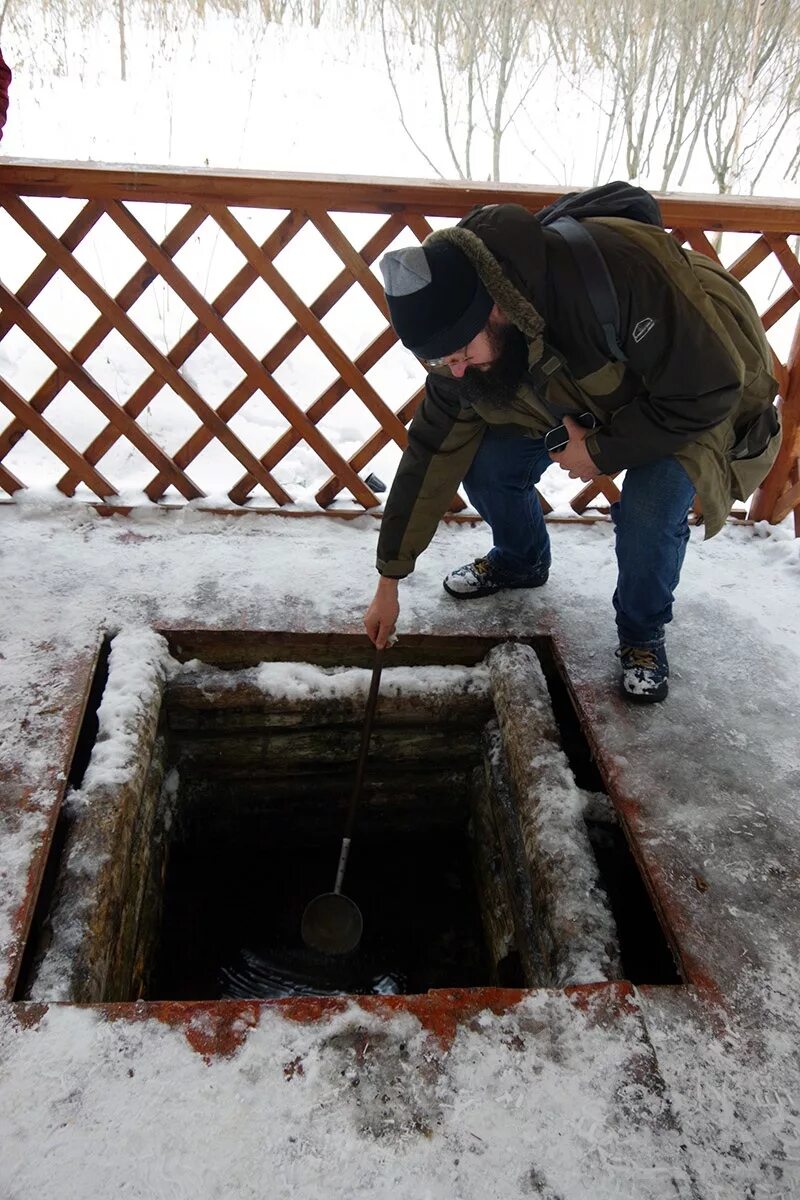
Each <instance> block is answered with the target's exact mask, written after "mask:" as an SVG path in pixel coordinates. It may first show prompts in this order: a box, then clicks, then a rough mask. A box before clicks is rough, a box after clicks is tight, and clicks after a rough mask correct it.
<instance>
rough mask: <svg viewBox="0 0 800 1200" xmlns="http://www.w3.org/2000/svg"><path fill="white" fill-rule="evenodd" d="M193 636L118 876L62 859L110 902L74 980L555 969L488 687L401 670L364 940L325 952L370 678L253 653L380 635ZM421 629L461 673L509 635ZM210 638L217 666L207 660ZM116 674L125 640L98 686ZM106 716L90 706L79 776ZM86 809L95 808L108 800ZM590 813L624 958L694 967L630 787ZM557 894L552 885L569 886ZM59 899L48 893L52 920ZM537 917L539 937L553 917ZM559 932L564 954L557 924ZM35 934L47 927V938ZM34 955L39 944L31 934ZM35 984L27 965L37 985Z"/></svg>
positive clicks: (129, 814) (559, 694)
mask: <svg viewBox="0 0 800 1200" xmlns="http://www.w3.org/2000/svg"><path fill="white" fill-rule="evenodd" d="M193 637H195V635H184V634H181V644H180V645H178V644H177V642H176V640H175V638H172V639H171V642H172V649H173V651H174V652H175V653H176V654H177V655H178V656H179V657H180V658H181V659H182V660H183V661H184V662H189V660H191V664H190V665H187V667H186V668H185V672H184V673H182V674H181V675H180V676H179V677H178V678H177V680H173V681H172V682H170V684H169V685H168V687H167V692H166V694H165V701H164V706H163V709H162V714H161V720H160V724H159V732H158V735H157V737H156V740H155V742H154V743H153V748H152V761H151V764H150V770H149V773H148V780H147V782H146V784H145V790H144V792H143V793H142V795H141V796H139V795H138V794H135V795H134V794H130V795H126V799H125V801H124V804H123V803H122V802H121V803H120V807H119V821H118V827H119V830H120V836H119V839H118V842H119V849H116V848H115V846H116V843H115V844H114V845H113V846H110V849H109V855H108V863H109V870H107V871H106V873H105V876H104V881H103V886H102V889H101V890H96V891H95V893H91V888H92V887H93V886H94V885H93V884H92V883H91V880H90V881H88V882H87V881H85V880H84V879H83V878H82V876H81V874H80V872H78V874H77V875H74V874H73V876H72V877H71V878H70V875H69V871H68V870H66V874H65V869H64V865H63V863H60V862H59V859H60V858H61V855H60V851H59V847H58V845H54V846H53V847H52V848H51V849H52V853H51V864H52V871H51V874H53V875H55V874H56V873H58V875H59V880H60V883H61V886H62V892H63V889H64V888H69V887H72V886H77V887H78V888H79V889H83V890H82V891H81V892H80V899H81V903H83V900H85V901H86V911H93V912H94V913H95V917H94V918H93V919H92V921H91V922H90V923H89V925H88V935H87V936H88V941H87V946H86V947H85V952H84V951H82V952H81V957H80V958H79V960H77V969H76V971H75V973H74V981H75V982H74V987H73V995H74V998H76V999H79V1000H81V1001H83V1002H97V1001H119V1000H133V999H139V998H146V999H152V1000H162V999H220V998H225V997H240V998H250V997H252V998H259V997H270V996H280V995H302V994H326V993H335V992H350V993H354V994H364V993H369V992H377V993H391V992H404V993H413V992H424V991H426V990H428V989H430V988H441V987H474V986H482V985H488V986H506V987H524V986H541V985H542V984H545V985H547V984H548V973H547V972H548V969H549V968H548V967H547V961H550V960H547V961H546V962H545V966H544V970H543V971H540V970H538V969H537V965H536V963H535V962H533V960H532V957H531V943H530V939H528V940H527V941H526V936H527V933H528V932H529V931H528V929H527V926H526V917H525V908H524V905H525V897H524V895H523V894H522V893H521V891H520V886H519V882H520V881H519V863H520V861H523V858H524V851H523V848H522V843H521V840H520V838H521V831H520V828H519V822H518V821H516V820H515V821H513V822H511V825H512V826H514V828H511V827H510V826H509V824H508V822H505V824H503V823H502V822H500V820H499V816H498V808H497V803H498V801H497V790H496V789H497V787H498V786H499V784H498V781H497V779H495V777H494V775H493V773H492V770H491V769H490V768H489V765H488V764H489V762H490V759H489V758H487V757H486V752H485V746H484V738H483V733H484V730H485V729H486V727H487V722H492V721H493V720H494V718H495V716H496V714H495V710H494V704H493V701H492V699H491V696H490V695H489V692H488V690H487V689H486V687H483V689H482V690H481V688H477V689H473V690H472V691H470V689H469V688H467V689H466V690H462V691H460V692H459V690H458V689H455V691H452V690H449V689H444V690H441V689H440V691H439V692H438V693H437V692H436V688H435V687H432V688H431V689H430V691H429V690H428V685H427V681H423V686H422V687H417V689H416V691H414V690H413V689H412V691H413V694H409V693H408V691H406V693H405V694H404V693H403V692H402V689H401V690H400V691H398V692H396V693H395V694H391V688H389V687H387V689H382V693H381V699H380V703H379V708H378V714H377V718H376V723H375V728H374V733H373V741H372V744H371V750H370V757H369V764H368V768H367V783H366V786H365V791H364V797H363V800H362V803H361V806H360V809H359V815H358V819H357V823H356V831H355V835H354V841H353V848H352V852H351V857H350V861H349V864H348V872H347V877H346V880H345V888H344V891H345V893H346V894H348V895H350V896H351V897H352V898H353V899H354V900H355V901H356V903H357V904H358V905H359V907H360V908H361V910H362V913H363V915H364V921H365V932H364V937H363V940H362V943H361V946H360V947H359V950H358V951H357V952H356V954H354V955H353V956H352V957H351V958H349V959H343V960H339V961H335V960H330V959H325V960H323V959H320V958H318V957H315V956H314V955H312V954H311V953H310V952H309V951H307V950H305V948H304V947H303V946H302V942H301V939H300V919H301V915H302V911H303V908H304V906H305V905H306V904H307V903H308V901H310V900H311V899H313V897H314V896H316V895H318V894H319V893H321V892H325V891H328V890H330V889H331V888H332V885H333V880H334V876H335V870H336V863H337V859H338V854H339V847H340V840H341V833H342V828H343V825H344V815H345V808H346V804H347V800H348V798H349V795H350V790H351V787H352V783H353V775H354V770H355V762H356V758H357V753H358V744H359V737H360V729H361V722H362V720H363V714H364V700H365V697H364V695H359V694H357V693H350V694H348V692H347V689H345V691H344V692H342V693H340V694H338V695H328V696H327V698H326V697H325V696H324V695H322V694H316V695H312V696H311V698H309V697H308V696H304V695H303V693H302V689H301V690H300V692H299V693H297V694H295V695H294V696H293V697H291V698H289V699H287V698H286V697H285V696H284V697H283V698H280V697H278V696H277V695H276V694H275V692H274V691H270V689H269V688H267V689H265V688H264V687H262V686H261V683H257V682H256V681H255V680H254V678H253V677H252V675H253V673H252V672H251V671H250V670H249V668H251V667H253V668H256V664H258V663H260V662H268V663H272V664H280V663H283V668H281V669H284V668H285V666H286V663H287V662H296V663H300V664H303V666H302V667H301V668H300V670H301V674H302V671H303V670H305V671H309V670H313V669H314V668H311V667H308V663H309V662H316V663H318V664H320V665H323V664H324V665H325V666H334V665H336V664H343V665H347V666H359V667H367V666H368V665H369V662H370V655H369V651H368V648H367V647H365V639H363V638H358V639H356V638H350V639H348V638H341V639H340V638H337V637H333V636H329V637H327V638H322V639H320V641H319V644H318V645H317V644H316V643H314V642H313V640H312V639H311V638H310V637H309V636H307V635H304V636H303V638H300V639H298V640H297V645H294V643H293V641H292V638H291V636H289V635H269V636H268V635H262V636H261V639H260V640H259V638H258V637H256V639H255V643H254V644H253V645H252V646H251V645H250V644H249V641H248V639H247V638H246V637H245V636H244V635H242V637H239V638H233V639H229V638H228V636H227V635H226V636H223V635H221V634H208V635H206V634H204V635H202V637H201V638H200V643H201V644H197V645H196V644H195V643H194V642H193V641H192V638H193ZM203 639H205V641H204V640H203ZM406 642H407V644H406V645H405V646H404V647H403V648H402V649H400V648H398V650H397V660H396V665H398V666H412V667H414V668H415V670H416V671H417V675H419V670H420V669H421V668H423V667H426V666H428V665H430V666H431V667H432V668H433V669H434V672H435V671H437V670H439V671H440V670H441V667H437V666H436V664H437V663H450V664H452V665H458V664H462V665H465V666H466V665H468V666H472V665H475V664H477V663H479V662H480V661H481V660H482V659H483V658H484V657H485V655H486V653H487V652H488V651H489V649H491V645H492V640H491V639H479V638H470V639H445V638H432V639H425V638H416V639H414V638H409V639H406ZM184 643H185V644H184ZM429 643H430V644H429ZM534 646H535V649H536V652H537V654H538V655H539V658H540V661H541V664H542V667H543V669H544V672H545V676H546V679H547V682H548V686H549V689H550V694H551V699H552V702H553V708H554V712H555V716H556V721H557V724H558V727H559V729H560V733H561V738H562V744H563V748H564V750H565V752H566V754H567V756H568V758H569V760H570V763H571V766H572V768H573V771H574V773H575V776H576V780H577V782H578V784H579V786H580V787H582V788H583V789H585V790H586V791H588V792H593V793H602V792H603V791H604V785H603V780H602V778H601V776H600V773H599V771H598V769H597V767H596V764H595V763H594V762H593V760H592V756H591V752H590V748H589V745H588V743H587V740H586V738H585V736H584V734H583V730H582V728H581V724H580V720H579V717H578V715H577V710H576V708H575V705H574V704H573V701H572V697H571V694H570V691H569V686H568V683H567V682H566V680H565V678H564V677H563V674H562V672H561V669H560V666H559V663H558V660H557V657H556V655H555V653H554V651H553V648H552V646H551V643H550V642H549V640H548V639H544V638H538V639H535V640H534ZM207 651H208V652H209V653H208V658H209V659H210V660H211V663H212V664H213V665H210V666H205V665H203V664H202V663H200V664H197V665H194V664H195V662H196V656H197V655H198V654H200V653H202V654H205V653H206V652H207ZM394 653H395V652H394V651H393V654H394ZM393 665H395V660H394V659H393ZM256 669H257V671H258V672H260V671H262V668H261V667H258V668H256ZM104 673H105V658H103V659H101V663H100V664H99V667H98V674H97V678H96V691H97V696H96V700H97V702H99V698H100V697H99V693H100V691H101V690H102V683H103V679H104ZM434 678H435V675H434ZM262 682H263V681H262ZM387 683H388V681H387ZM96 707H97V704H96V703H93V704H91V705H90V710H92V712H93V711H94V710H95V709H96ZM90 735H91V729H90V727H89V726H88V725H87V733H86V736H85V737H84V738H82V741H83V742H85V743H86V744H85V746H84V747H83V748H82V749H81V752H80V753H79V754H77V755H76V768H75V774H74V778H73V783H74V784H79V782H80V778H81V776H82V773H83V768H84V766H85V760H86V758H87V757H88V744H89V742H91V740H92V739H91V736H90ZM173 767H174V768H176V771H175V773H174V774H171V771H172V768H173ZM165 777H166V779H167V785H166V786H165V787H163V788H162V786H161V781H162V779H164V778H165ZM71 778H72V777H71ZM176 780H178V783H177V786H176V785H175V781H176ZM602 800H603V797H602V796H601V801H602ZM126 806H127V807H126ZM81 819H82V820H84V821H88V822H90V823H91V822H93V821H94V817H93V815H92V813H90V812H86V813H83V815H82V818H81ZM586 825H587V829H588V832H589V838H590V842H591V845H592V850H593V852H594V855H595V858H596V861H597V864H598V867H599V870H600V874H601V882H602V883H603V886H604V887H605V889H606V892H607V895H608V898H609V903H610V906H611V908H612V911H613V914H614V916H615V918H616V922H617V928H618V932H619V935H620V938H619V940H620V949H621V957H622V964H623V972H622V973H623V977H625V978H628V979H630V980H632V981H633V982H637V983H638V982H642V983H645V982H646V983H650V984H652V983H675V982H679V978H678V976H677V974H676V971H675V967H674V963H673V960H672V956H671V954H670V951H669V948H668V946H667V943H666V940H665V938H664V934H663V932H662V930H661V926H660V924H659V922H658V919H657V917H656V915H655V912H654V910H653V907H652V904H651V902H650V898H649V895H648V893H647V889H646V887H645V885H644V883H643V881H642V879H641V876H640V874H639V871H638V868H637V866H636V863H635V861H634V859H633V856H632V855H631V852H630V849H629V847H628V843H627V841H626V838H625V835H624V832H623V830H622V828H621V827H620V825H619V823H618V822H617V821H616V819H615V815H614V812H613V809H612V808H611V806H610V804H609V803H608V802H601V803H599V804H598V805H596V806H594V807H593V809H592V811H591V812H589V813H587V818H586ZM587 852H588V848H587ZM65 857H68V856H65ZM535 857H536V856H535V853H534V855H533V858H532V859H531V862H530V870H531V871H532V872H533V873H534V874H535V871H536V866H535V862H534V860H535ZM534 883H536V881H535V880H534ZM52 890H53V889H52V888H48V893H49V892H52ZM535 890H536V889H535ZM539 894H541V896H542V897H543V899H544V900H545V901H546V900H547V896H548V891H547V886H543V887H542V888H540V889H539V891H537V896H538V895H539ZM50 915H51V914H50V913H49V912H45V911H44V909H42V912H41V914H40V917H39V919H38V920H37V926H38V928H39V931H40V934H41V930H42V929H45V930H46V929H48V928H49V921H50ZM546 919H547V918H546V915H545V921H546ZM542 928H543V927H542ZM532 936H533V940H534V942H536V941H537V939H539V938H540V932H537V931H534V932H533V935H532ZM542 936H543V937H544V940H543V941H542V946H543V947H544V957H545V959H547V954H548V953H550V952H549V951H548V950H547V947H546V945H545V943H546V936H547V935H546V931H545V934H544V935H542ZM44 940H45V941H46V940H47V939H44ZM33 941H36V942H38V944H39V945H41V944H42V938H41V936H39V937H38V938H36V939H33ZM32 944H33V943H32V942H29V947H28V950H30V947H31V945H32ZM534 957H535V955H534ZM34 958H35V956H34ZM556 958H557V947H556ZM26 961H27V962H28V963H30V962H31V961H32V959H31V956H30V954H28V953H27V952H26ZM86 963H89V964H90V970H89V971H88V973H87V971H85V970H83V966H82V965H81V964H86ZM537 970H538V973H537ZM29 975H30V972H29V971H28V970H26V971H25V973H24V976H25V979H27V978H28V977H29ZM21 986H22V981H21ZM28 994H30V993H29V991H28V985H27V982H26V983H25V985H24V991H23V990H19V989H18V992H17V996H16V998H24V996H27V995H28ZM37 998H44V999H46V998H47V997H46V996H40V997H37Z"/></svg>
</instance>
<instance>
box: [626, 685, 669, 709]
mask: <svg viewBox="0 0 800 1200" xmlns="http://www.w3.org/2000/svg"><path fill="white" fill-rule="evenodd" d="M619 690H620V691H621V692H622V695H623V696H624V697H625V699H626V700H627V701H629V703H631V704H660V703H661V701H662V700H666V698H667V696H668V695H669V684H668V683H667V682H666V680H665V681H664V690H663V691H662V690H661V689H660V688H659V690H658V691H656V692H629V691H627V690H626V688H625V686H624V684H620V688H619Z"/></svg>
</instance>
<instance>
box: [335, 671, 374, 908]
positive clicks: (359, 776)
mask: <svg viewBox="0 0 800 1200" xmlns="http://www.w3.org/2000/svg"><path fill="white" fill-rule="evenodd" d="M382 670H383V650H378V649H376V650H375V657H374V659H373V661H372V681H371V683H370V685H369V695H368V696H367V711H366V712H365V714H364V725H363V728H362V730H361V748H360V750H359V753H358V766H357V767H356V779H355V783H354V784H353V791H352V793H351V795H350V803H349V805H348V808H347V818H346V820H345V825H344V834H343V836H342V850H341V854H340V855H339V866H338V868H337V871H336V883H335V885H334V889H333V890H334V892H337V893H338V892H340V891H341V890H342V881H343V879H344V871H345V867H346V866H347V856H348V854H349V853H350V839H351V837H352V836H353V826H354V825H355V820H356V809H357V808H358V802H359V800H360V799H361V789H362V787H363V784H364V772H365V771H366V769H367V755H368V754H369V740H370V736H371V734H372V721H373V718H374V716H375V709H376V707H377V704H378V690H379V688H380V686H381V671H382Z"/></svg>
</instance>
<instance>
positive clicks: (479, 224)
mask: <svg viewBox="0 0 800 1200" xmlns="http://www.w3.org/2000/svg"><path fill="white" fill-rule="evenodd" d="M501 214H502V220H501V221H500V222H498V221H497V217H498V216H500V215H501ZM442 241H448V242H450V243H452V244H453V245H455V246H457V247H458V249H459V250H461V251H462V253H463V254H465V255H466V257H467V258H468V259H469V261H470V262H471V263H472V265H473V266H474V268H475V270H476V271H477V273H478V275H479V277H480V280H481V282H482V283H483V285H484V287H485V288H486V290H487V291H488V292H489V295H490V296H491V297H492V299H493V300H494V301H495V303H496V304H497V305H498V307H499V308H501V309H502V311H503V312H504V313H505V315H506V316H507V317H508V319H509V320H510V321H512V322H513V324H514V325H516V327H517V328H518V329H519V330H520V331H521V332H522V333H523V334H524V336H525V338H526V339H527V341H528V347H529V349H528V361H529V362H530V364H531V365H533V364H534V363H537V362H538V361H539V359H540V358H541V357H542V354H543V352H544V343H543V337H542V335H543V332H544V328H545V318H544V316H543V315H542V314H541V312H540V311H539V307H540V306H543V298H544V273H545V251H544V240H543V237H542V228H541V226H540V224H539V222H538V221H537V220H536V218H535V217H534V216H533V214H532V213H530V212H529V211H528V210H527V209H525V208H522V206H521V205H518V204H502V205H499V204H491V205H487V206H485V207H483V208H477V209H474V210H473V211H472V212H471V213H470V214H469V215H468V216H466V217H465V218H464V219H463V221H461V222H460V223H459V224H458V225H454V226H451V227H450V228H448V229H438V230H436V232H435V233H431V234H429V235H428V237H427V238H426V239H425V243H424V244H425V245H430V244H431V243H433V242H442Z"/></svg>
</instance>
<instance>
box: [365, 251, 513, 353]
mask: <svg viewBox="0 0 800 1200" xmlns="http://www.w3.org/2000/svg"><path fill="white" fill-rule="evenodd" d="M380 265H381V272H382V273H383V279H384V291H385V292H386V301H387V303H388V305H389V313H390V315H391V318H392V324H393V325H394V327H395V329H396V331H397V334H398V336H399V338H400V340H401V342H402V343H403V345H404V346H406V347H408V349H409V350H411V351H412V352H413V353H414V354H416V355H417V357H418V358H445V357H446V356H447V355H448V354H455V353H456V352H457V351H458V350H461V349H463V347H464V346H466V345H467V344H468V343H469V342H471V341H472V339H473V338H474V337H475V336H476V334H478V333H480V331H481V330H482V329H483V328H484V326H485V325H486V323H487V321H488V320H489V313H490V312H491V311H492V306H493V304H494V301H493V300H492V297H491V296H490V295H489V293H488V292H487V290H486V288H485V287H484V285H483V284H482V283H481V281H480V279H479V278H478V273H477V271H476V270H475V268H474V267H473V265H472V263H471V262H470V261H469V259H468V258H467V256H466V255H465V254H464V253H463V251H461V250H459V248H458V247H457V246H454V245H452V243H451V242H448V241H436V242H433V244H431V245H425V246H409V247H407V248H406V249H403V250H390V251H389V253H388V254H384V256H383V258H382V259H381V264H380Z"/></svg>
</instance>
